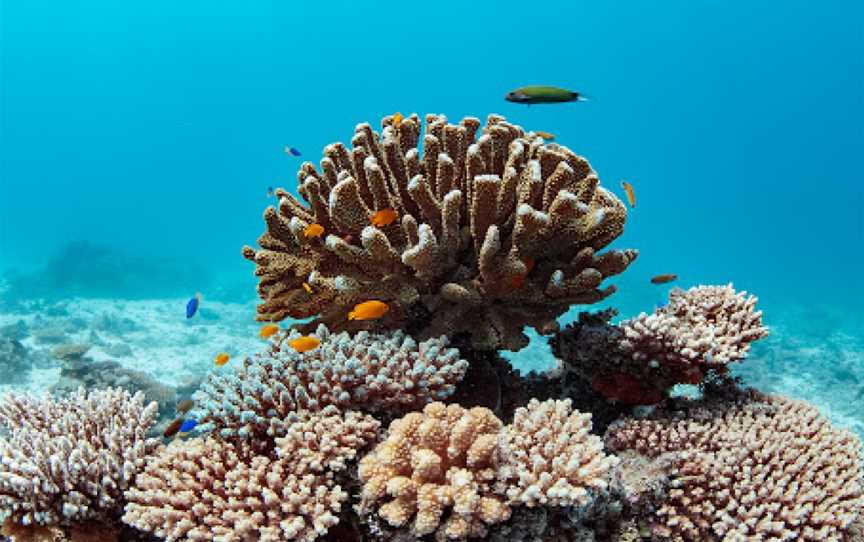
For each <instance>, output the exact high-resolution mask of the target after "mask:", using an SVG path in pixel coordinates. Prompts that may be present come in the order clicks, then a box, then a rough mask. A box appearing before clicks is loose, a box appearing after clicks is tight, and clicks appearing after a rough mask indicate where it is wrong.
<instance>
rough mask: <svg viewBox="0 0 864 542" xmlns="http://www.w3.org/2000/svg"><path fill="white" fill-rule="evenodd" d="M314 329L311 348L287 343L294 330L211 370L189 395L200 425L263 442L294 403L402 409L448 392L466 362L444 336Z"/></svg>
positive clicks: (298, 405) (315, 406)
mask: <svg viewBox="0 0 864 542" xmlns="http://www.w3.org/2000/svg"><path fill="white" fill-rule="evenodd" d="M315 335H316V337H317V338H318V339H319V340H320V341H321V343H320V345H319V346H318V347H317V348H315V349H314V350H310V351H308V352H303V353H300V352H297V351H295V350H294V349H292V348H291V347H290V346H289V345H288V342H289V341H290V340H292V339H294V338H296V337H298V336H299V335H298V334H297V332H296V331H292V332H291V333H288V334H282V335H280V337H279V338H277V340H274V341H273V342H272V344H271V347H270V349H269V350H267V351H265V352H263V353H262V354H261V355H259V356H257V357H256V358H255V359H254V360H253V359H247V360H246V361H245V362H244V364H243V367H242V368H240V369H239V370H237V372H236V373H235V374H229V373H222V374H219V375H212V374H211V375H210V376H209V377H208V380H207V381H206V382H205V383H204V384H203V385H202V387H201V390H200V391H199V392H197V393H196V394H195V396H194V397H195V400H196V403H197V404H198V405H199V410H200V416H199V419H200V420H201V421H202V422H204V425H202V430H212V429H216V430H218V432H219V435H220V436H221V437H223V438H235V437H239V438H241V439H246V438H252V439H257V440H259V441H265V442H266V441H267V440H269V439H270V438H272V437H274V436H281V435H282V434H283V432H284V430H285V424H286V423H288V422H287V421H286V420H285V418H286V416H287V415H288V413H290V412H292V411H294V410H298V409H308V410H319V409H321V408H323V407H325V406H327V405H336V406H338V407H340V408H342V409H358V410H363V411H365V412H383V413H388V414H391V415H392V414H393V413H394V412H395V413H401V412H407V411H410V410H413V409H416V408H420V407H422V406H423V405H424V404H426V403H428V402H430V401H434V400H441V399H444V398H446V397H447V396H449V395H450V394H452V393H453V390H454V387H455V384H456V383H457V382H459V380H460V379H461V378H462V376H463V375H464V374H465V370H466V369H467V365H468V364H467V363H466V362H465V361H464V360H460V359H459V352H458V350H456V349H452V348H447V339H446V338H444V337H442V338H440V339H428V340H426V341H424V342H421V343H419V344H418V343H417V342H416V341H414V340H413V339H411V338H410V337H408V336H406V335H405V334H404V333H402V332H401V331H395V332H389V333H383V334H372V333H368V332H365V331H361V332H359V333H357V334H356V335H355V336H354V337H350V336H349V335H348V333H346V332H343V333H338V334H337V333H330V332H329V331H328V330H327V327H326V326H324V325H323V324H321V325H319V326H318V329H317V331H316V333H315Z"/></svg>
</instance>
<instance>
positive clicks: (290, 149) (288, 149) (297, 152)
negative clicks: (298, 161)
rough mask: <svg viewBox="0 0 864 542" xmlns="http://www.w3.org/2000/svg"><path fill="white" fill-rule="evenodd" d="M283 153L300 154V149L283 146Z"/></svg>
mask: <svg viewBox="0 0 864 542" xmlns="http://www.w3.org/2000/svg"><path fill="white" fill-rule="evenodd" d="M285 154H290V155H291V156H300V151H298V150H297V149H295V148H294V147H288V146H286V147H285Z"/></svg>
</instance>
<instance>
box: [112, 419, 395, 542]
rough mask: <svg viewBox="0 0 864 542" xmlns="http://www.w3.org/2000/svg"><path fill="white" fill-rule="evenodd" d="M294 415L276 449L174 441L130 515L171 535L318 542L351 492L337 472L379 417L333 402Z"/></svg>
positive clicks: (133, 499) (142, 480) (141, 482)
mask: <svg viewBox="0 0 864 542" xmlns="http://www.w3.org/2000/svg"><path fill="white" fill-rule="evenodd" d="M291 420H292V421H291V423H290V424H289V425H288V426H287V427H286V435H285V437H283V438H280V439H278V441H277V442H278V445H277V448H276V449H275V451H274V453H271V454H269V455H262V454H258V453H256V452H255V451H254V450H252V449H251V447H249V446H244V445H237V444H234V443H229V442H227V441H222V440H219V439H218V438H206V439H200V438H196V439H192V440H189V441H175V442H172V443H171V444H170V445H168V446H167V447H166V448H164V449H163V450H161V451H160V453H159V454H158V455H156V456H155V457H154V458H153V459H152V460H151V461H150V462H149V463H148V465H147V467H146V469H145V471H144V472H143V473H142V474H141V475H140V476H139V479H138V481H137V483H136V486H135V488H133V489H130V490H128V491H127V492H126V498H127V499H128V501H129V504H128V505H127V507H126V514H125V515H124V516H123V521H124V522H126V523H128V524H130V525H133V526H135V527H137V528H139V529H141V530H143V531H147V532H152V533H154V534H156V535H157V536H159V537H162V538H164V539H165V540H167V541H169V542H173V541H181V540H182V541H187V540H188V541H195V540H198V541H202V542H203V541H205V540H207V541H209V540H221V541H223V542H242V541H246V540H260V541H261V542H280V541H285V540H298V541H303V542H311V541H312V540H315V539H316V538H318V537H319V536H322V535H324V534H325V533H326V532H327V531H328V529H329V528H331V527H333V526H334V525H335V524H336V523H337V522H338V514H339V512H340V510H341V507H342V503H343V502H344V501H345V500H347V499H348V493H347V492H345V491H344V490H343V489H342V487H341V486H340V485H339V484H338V483H337V480H336V476H335V475H336V474H337V473H340V472H343V471H345V470H346V468H347V466H348V465H347V463H348V462H349V461H351V460H352V459H353V458H354V457H355V455H356V454H357V452H358V451H359V450H361V449H362V448H363V447H364V446H365V445H366V444H367V443H368V442H370V441H372V440H373V439H374V438H375V435H376V434H377V431H378V427H379V424H378V422H377V421H375V420H374V419H373V418H371V417H369V416H367V415H363V414H358V413H355V412H349V413H346V414H344V415H342V414H340V413H339V411H338V410H337V409H336V408H335V407H332V406H331V407H328V408H325V409H324V410H322V411H321V412H317V413H310V412H307V411H304V412H298V413H295V414H294V415H293V416H292V417H291Z"/></svg>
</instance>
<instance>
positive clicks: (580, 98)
mask: <svg viewBox="0 0 864 542" xmlns="http://www.w3.org/2000/svg"><path fill="white" fill-rule="evenodd" d="M576 101H577V102H587V101H589V100H588V96H585V95H584V94H579V93H578V92H577V93H576Z"/></svg>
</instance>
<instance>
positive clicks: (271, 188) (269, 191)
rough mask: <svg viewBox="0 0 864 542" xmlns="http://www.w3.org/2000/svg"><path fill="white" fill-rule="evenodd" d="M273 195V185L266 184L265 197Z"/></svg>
mask: <svg viewBox="0 0 864 542" xmlns="http://www.w3.org/2000/svg"><path fill="white" fill-rule="evenodd" d="M273 195H274V193H273V187H272V186H268V187H267V197H268V198H272V197H273Z"/></svg>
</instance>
